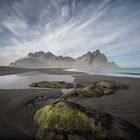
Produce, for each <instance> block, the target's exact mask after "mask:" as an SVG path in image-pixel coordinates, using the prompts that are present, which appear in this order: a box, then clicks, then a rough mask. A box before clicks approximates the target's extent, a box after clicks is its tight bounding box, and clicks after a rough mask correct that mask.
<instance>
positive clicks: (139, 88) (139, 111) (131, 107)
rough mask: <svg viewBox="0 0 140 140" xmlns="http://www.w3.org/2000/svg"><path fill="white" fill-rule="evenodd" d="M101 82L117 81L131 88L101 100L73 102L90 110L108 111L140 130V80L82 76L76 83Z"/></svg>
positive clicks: (76, 99)
mask: <svg viewBox="0 0 140 140" xmlns="http://www.w3.org/2000/svg"><path fill="white" fill-rule="evenodd" d="M99 80H111V81H116V82H118V83H121V84H125V85H128V86H129V88H128V89H127V90H119V91H117V92H116V93H115V94H112V95H109V96H102V97H100V98H94V97H92V98H83V99H82V98H80V99H78V98H75V99H72V100H73V101H75V102H76V103H79V104H81V105H83V106H86V107H88V108H93V109H97V110H101V111H107V112H109V113H111V114H113V115H115V116H118V117H120V118H122V119H124V120H127V121H129V122H132V123H133V124H135V125H136V126H138V127H139V128H140V79H138V78H123V77H110V76H97V75H80V76H76V79H75V82H77V83H81V84H87V85H88V84H92V83H93V82H94V81H99Z"/></svg>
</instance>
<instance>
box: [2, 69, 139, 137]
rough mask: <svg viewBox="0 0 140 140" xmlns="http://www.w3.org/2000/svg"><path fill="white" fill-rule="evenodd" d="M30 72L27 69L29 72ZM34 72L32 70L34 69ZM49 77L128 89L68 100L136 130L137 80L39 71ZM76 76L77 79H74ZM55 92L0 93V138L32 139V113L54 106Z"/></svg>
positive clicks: (26, 90) (57, 95)
mask: <svg viewBox="0 0 140 140" xmlns="http://www.w3.org/2000/svg"><path fill="white" fill-rule="evenodd" d="M17 69H18V68H15V69H14V68H1V69H0V75H4V74H13V73H16V72H17V73H19V72H25V71H28V70H27V69H26V70H25V69H22V68H20V71H19V70H17ZM30 70H31V69H29V71H30ZM34 70H35V69H34ZM40 72H43V73H49V74H64V73H65V74H69V75H73V74H74V76H75V81H74V82H76V83H80V84H85V85H91V84H92V83H93V82H94V81H99V80H111V81H116V82H119V83H121V84H125V85H128V86H129V88H128V89H127V90H120V91H117V92H116V93H115V94H112V95H109V96H103V97H100V98H95V97H91V98H71V99H69V100H70V101H73V102H76V103H79V104H81V105H83V106H85V107H88V108H91V109H97V110H98V111H106V112H109V113H111V114H113V115H115V116H118V117H120V118H121V119H123V120H127V121H129V122H132V123H133V124H135V125H136V126H138V127H139V128H140V79H138V78H123V77H121V78H120V77H110V76H97V75H88V74H82V73H78V72H77V73H74V72H63V71H62V70H61V69H59V70H58V69H54V70H51V69H49V70H47V69H44V70H40ZM76 74H77V75H76ZM62 94H63V93H62V92H61V91H59V90H48V89H16V90H15V89H10V90H2V89H1V90H0V136H1V137H6V138H9V137H10V138H12V137H13V138H15V137H16V138H21V137H22V138H25V139H34V136H33V134H34V133H35V129H34V128H33V125H34V124H33V123H32V117H33V115H34V112H35V111H36V110H37V109H39V108H40V107H42V106H43V105H45V104H48V103H51V102H54V101H55V99H57V98H59V97H60V96H62Z"/></svg>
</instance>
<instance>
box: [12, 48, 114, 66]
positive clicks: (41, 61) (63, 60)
mask: <svg viewBox="0 0 140 140" xmlns="http://www.w3.org/2000/svg"><path fill="white" fill-rule="evenodd" d="M9 66H12V67H26V68H87V67H93V68H100V67H117V65H116V64H115V63H114V62H108V60H107V57H106V56H105V54H103V53H101V52H100V51H99V50H96V51H93V52H87V53H86V54H84V55H82V56H80V57H78V58H76V59H74V58H72V57H67V56H66V57H64V56H62V55H61V56H56V55H54V54H52V53H51V52H47V53H45V52H43V51H39V52H35V53H29V54H28V55H27V56H26V57H25V58H21V59H18V60H17V61H15V62H13V63H10V64H9Z"/></svg>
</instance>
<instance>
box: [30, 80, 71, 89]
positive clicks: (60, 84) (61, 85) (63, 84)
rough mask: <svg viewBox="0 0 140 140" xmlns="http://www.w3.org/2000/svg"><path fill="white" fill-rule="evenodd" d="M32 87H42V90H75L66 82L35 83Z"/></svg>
mask: <svg viewBox="0 0 140 140" xmlns="http://www.w3.org/2000/svg"><path fill="white" fill-rule="evenodd" d="M29 86H30V87H41V88H73V84H72V83H66V82H65V81H52V82H48V81H41V82H34V83H32V84H31V85H29Z"/></svg>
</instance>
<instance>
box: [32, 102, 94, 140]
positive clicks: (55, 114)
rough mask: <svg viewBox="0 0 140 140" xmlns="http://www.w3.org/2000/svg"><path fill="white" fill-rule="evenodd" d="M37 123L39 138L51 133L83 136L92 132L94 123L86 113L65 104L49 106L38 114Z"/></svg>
mask: <svg viewBox="0 0 140 140" xmlns="http://www.w3.org/2000/svg"><path fill="white" fill-rule="evenodd" d="M34 118H35V121H36V122H37V124H38V125H39V131H38V138H39V139H42V138H43V137H45V136H46V135H47V133H49V132H60V133H68V134H73V133H75V132H77V133H79V134H83V133H86V132H90V131H92V129H93V127H95V126H94V123H93V121H92V120H91V118H89V117H88V116H87V115H86V114H85V113H83V112H81V111H77V110H74V109H72V108H71V107H69V106H68V105H67V104H66V103H64V102H58V103H56V104H53V105H47V106H45V107H43V108H42V109H40V110H39V111H37V112H36V114H35V117H34Z"/></svg>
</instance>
